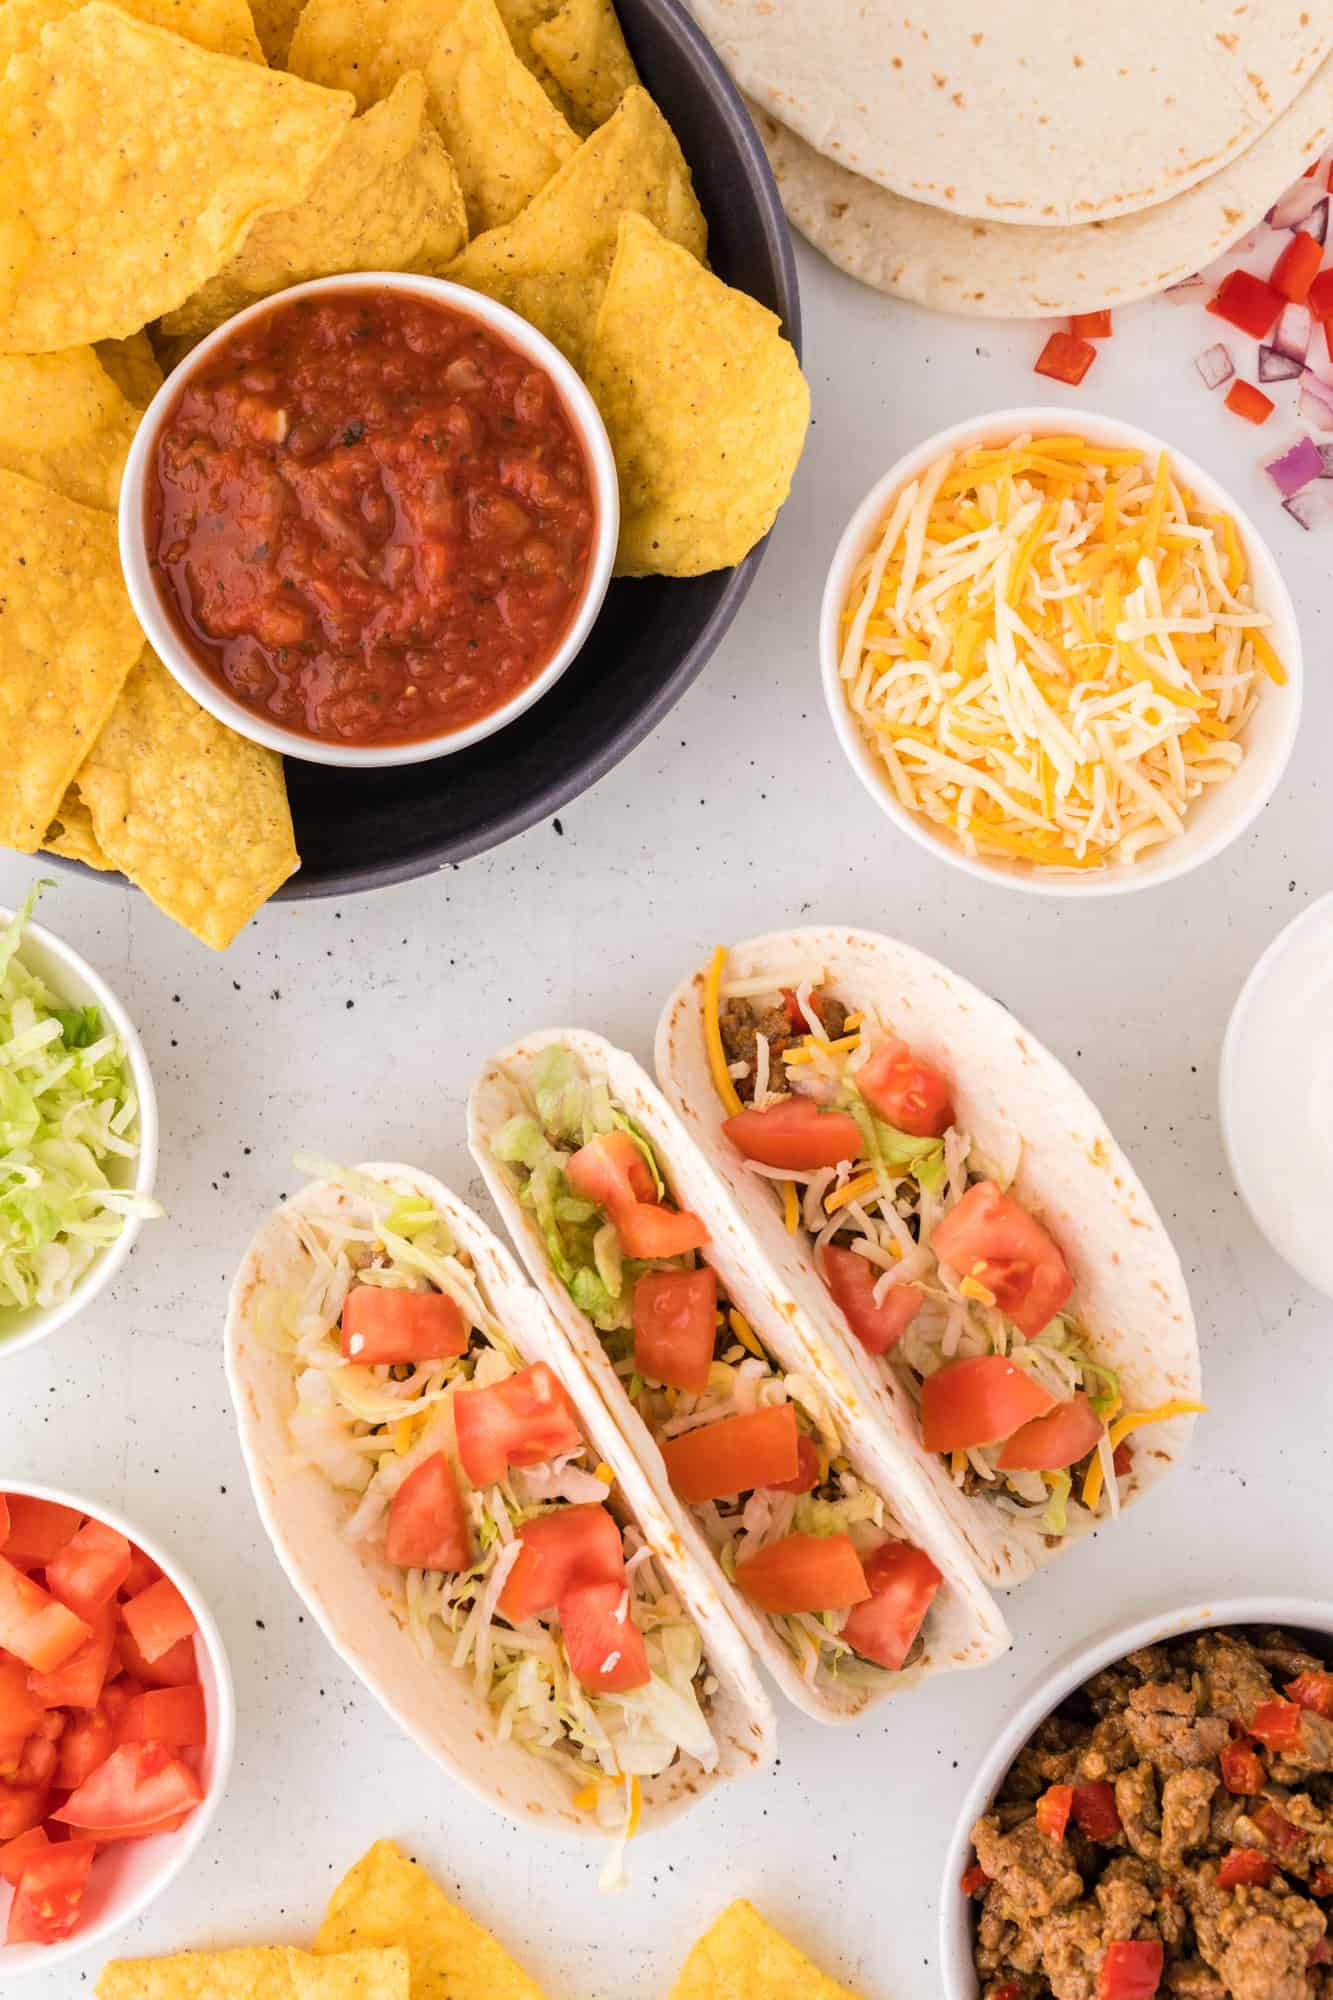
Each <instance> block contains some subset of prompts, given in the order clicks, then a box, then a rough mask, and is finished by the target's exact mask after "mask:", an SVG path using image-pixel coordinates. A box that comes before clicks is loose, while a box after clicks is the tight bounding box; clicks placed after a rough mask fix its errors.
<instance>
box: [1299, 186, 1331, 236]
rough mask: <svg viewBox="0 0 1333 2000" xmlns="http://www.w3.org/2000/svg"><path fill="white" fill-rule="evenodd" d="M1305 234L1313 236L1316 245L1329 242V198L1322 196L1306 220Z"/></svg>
mask: <svg viewBox="0 0 1333 2000" xmlns="http://www.w3.org/2000/svg"><path fill="white" fill-rule="evenodd" d="M1304 227H1305V233H1306V235H1307V236H1313V238H1314V240H1315V242H1316V243H1327V241H1328V196H1327V195H1321V196H1320V198H1319V200H1318V201H1317V202H1316V203H1315V205H1314V207H1313V208H1312V209H1311V210H1310V213H1309V214H1308V215H1307V216H1306V218H1305V224H1304Z"/></svg>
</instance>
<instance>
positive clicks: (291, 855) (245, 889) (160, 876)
mask: <svg viewBox="0 0 1333 2000" xmlns="http://www.w3.org/2000/svg"><path fill="white" fill-rule="evenodd" d="M79 790H80V792H81V793H82V795H83V798H84V799H85V800H86V802H87V805H88V810H89V811H90V813H91V814H92V820H93V829H94V832H95V833H96V836H97V840H98V844H99V846H100V847H101V848H102V850H103V852H104V853H105V854H106V856H107V859H108V860H109V861H110V862H111V863H112V864H113V866H115V867H116V868H119V869H120V871H121V873H122V874H124V875H128V877H129V879H130V881H131V882H136V883H137V884H138V885H139V887H140V888H141V889H142V890H143V891H144V894H145V895H146V896H148V897H149V898H150V900H151V901H152V902H154V903H156V904H157V907H158V908H159V910H163V911H165V913H166V915H167V916H169V917H172V918H174V919H175V921H176V922H177V923H178V924H183V925H184V927H185V929H186V930H187V931H192V932H193V933H194V935H195V937H197V938H201V939H202V940H203V942H204V943H205V944H206V945H211V946H212V948H213V949H214V951H224V950H225V949H226V947H227V946H228V945H229V944H230V943H231V941H232V939H233V938H234V937H235V935H236V933H237V931H239V930H240V928H241V926H242V925H243V924H245V923H248V921H249V919H250V918H251V917H252V916H253V915H254V913H255V911H256V910H257V909H259V908H260V906H261V905H262V904H263V903H265V902H267V900H268V898H269V897H270V896H271V895H272V894H273V892H274V890H275V889H278V888H280V887H281V885H282V884H283V883H284V882H285V881H286V880H287V877H288V876H289V875H291V874H292V873H293V872H294V871H295V869H296V868H297V867H298V866H299V857H298V855H297V852H296V841H295V837H294V835H293V833H292V818H291V812H290V810H289V809H288V805H287V787H286V784H285V782H284V779H283V772H282V759H281V757H279V756H278V755H277V753H276V752H275V751H272V750H265V749H263V748H262V747H261V746H260V745H259V744H258V743H251V742H250V740H249V738H248V737H245V736H238V735H236V733H235V732H234V731H233V730H230V729H227V728H225V727H224V726H223V724H222V723H220V722H218V721H216V720H215V719H214V717H213V716H211V715H210V714H209V713H208V711H207V710H206V709H203V708H200V707H199V705H198V703H197V702H195V701H192V700H191V698H190V696H189V695H188V694H186V692H185V690H184V689H183V688H182V687H179V686H178V685H177V684H176V682H175V681H174V680H173V679H172V677H171V675H170V674H169V673H168V672H167V670H166V668H165V667H164V666H163V665H162V662H161V661H160V660H159V659H158V657H157V655H156V654H155V653H154V652H153V650H152V648H151V646H145V647H144V649H143V658H142V660H141V661H140V662H139V664H138V665H137V666H136V667H135V669H134V671H133V673H132V674H131V675H130V677H129V679H128V680H127V681H126V683H125V690H124V693H123V694H122V695H121V697H120V700H119V701H118V702H117V703H116V705H115V708H114V709H113V710H112V712H111V716H110V718H109V720H108V721H107V724H106V727H105V728H104V729H103V731H102V733H101V735H100V736H99V737H98V739H97V741H96V743H94V744H93V746H92V748H91V750H90V751H89V753H88V757H87V760H86V762H85V763H84V764H83V765H82V766H81V768H80V770H79ZM47 817H48V819H49V818H50V814H48V815H47Z"/></svg>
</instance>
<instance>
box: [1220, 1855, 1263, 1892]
mask: <svg viewBox="0 0 1333 2000" xmlns="http://www.w3.org/2000/svg"><path fill="white" fill-rule="evenodd" d="M1273 1868H1274V1862H1273V1857H1272V1855H1271V1854H1264V1853H1263V1852H1262V1851H1261V1850H1260V1849H1259V1848H1257V1847H1233V1848H1232V1849H1231V1850H1230V1851H1229V1852H1228V1853H1226V1854H1224V1855H1223V1856H1222V1861H1221V1865H1220V1866H1219V1868H1218V1871H1217V1886H1218V1888H1219V1889H1237V1888H1239V1887H1240V1886H1241V1885H1242V1884H1244V1885H1245V1886H1246V1887H1247V1888H1252V1887H1255V1886H1258V1887H1260V1888H1266V1887H1267V1886H1268V1884H1269V1883H1270V1882H1271V1881H1272V1879H1273Z"/></svg>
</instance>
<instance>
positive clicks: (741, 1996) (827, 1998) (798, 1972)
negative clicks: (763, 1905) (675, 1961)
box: [671, 1898, 861, 2000]
mask: <svg viewBox="0 0 1333 2000" xmlns="http://www.w3.org/2000/svg"><path fill="white" fill-rule="evenodd" d="M671 2000H861V1996H860V1995H859V1994H857V1993H853V1991H852V1990H851V1988H850V1987H849V1986H839V1984H838V1982H837V1980H836V1979H830V1978H829V1977H828V1976H827V1974H825V1973H823V1972H821V1971H820V1970H819V1967H818V1966H817V1965H812V1964H811V1962H810V1960H809V1959H808V1958H807V1957H806V1956H805V1954H804V1952H800V1951H797V1949H796V1947H795V1945H794V1944H788V1942H787V1940H786V1938H785V1937H783V1935H782V1933H781V1931H775V1930H774V1929H773V1927H772V1925H771V1924H766V1923H765V1922H764V1920H763V1918H762V1917H761V1916H760V1914H759V1912H758V1910H756V1909H755V1907H754V1904H753V1903H748V1902H746V1901H745V1900H744V1898H741V1899H740V1900H738V1901H737V1902H734V1903H732V1904H731V1905H730V1906H729V1907H728V1908H727V1909H725V1910H724V1911H723V1912H722V1915H721V1916H720V1917H719V1918H718V1920H717V1922H716V1923H715V1924H714V1925H713V1926H712V1928H711V1930H707V1931H705V1932H704V1934H703V1936H702V1937H701V1938H700V1940H699V1942H698V1944H696V1945H695V1947H694V1950H693V1951H692V1952H691V1953H690V1955H689V1957H688V1958H687V1959H686V1961H685V1963H684V1965H683V1966H682V1968H681V1974H680V1978H679V1979H678V1980H677V1981H676V1983H675V1985H674V1986H673V1987H672V1989H671Z"/></svg>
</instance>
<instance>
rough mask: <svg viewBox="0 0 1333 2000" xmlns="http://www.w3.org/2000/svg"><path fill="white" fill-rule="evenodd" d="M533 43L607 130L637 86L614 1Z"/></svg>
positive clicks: (593, 2)
mask: <svg viewBox="0 0 1333 2000" xmlns="http://www.w3.org/2000/svg"><path fill="white" fill-rule="evenodd" d="M9 4H10V5H12V4H13V0H9ZM530 42H531V47H532V52H533V54H534V55H535V56H536V57H537V59H538V61H539V62H541V63H542V64H543V65H544V66H545V68H546V69H547V70H548V72H549V73H550V75H551V76H552V77H554V79H555V81H556V83H557V84H558V85H559V86H560V88H561V90H562V91H563V92H564V94H565V96H566V97H567V98H568V99H569V101H570V103H571V104H573V106H574V107H575V110H576V112H577V114H578V123H579V125H580V127H582V128H586V129H591V128H592V127H594V126H597V125H604V124H605V123H606V121H607V119H608V118H609V117H610V116H611V114H612V113H613V112H614V110H615V108H616V106H617V105H618V104H619V102H620V100H621V98H622V97H623V96H624V95H625V92H626V91H627V90H632V89H633V88H634V86H635V84H636V83H637V82H638V81H639V73H638V71H637V70H636V69H635V67H634V58H633V57H632V56H631V55H630V52H629V50H628V49H627V48H626V47H625V37H624V35H623V34H622V33H621V32H620V23H619V21H618V20H617V19H616V10H615V8H614V7H613V6H612V5H611V0H568V4H567V5H566V6H564V7H562V8H560V10H559V12H558V13H555V14H552V15H551V17H550V19H549V20H546V21H543V22H540V23H539V24H538V25H537V26H536V27H534V28H533V29H532V32H531V36H530Z"/></svg>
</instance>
